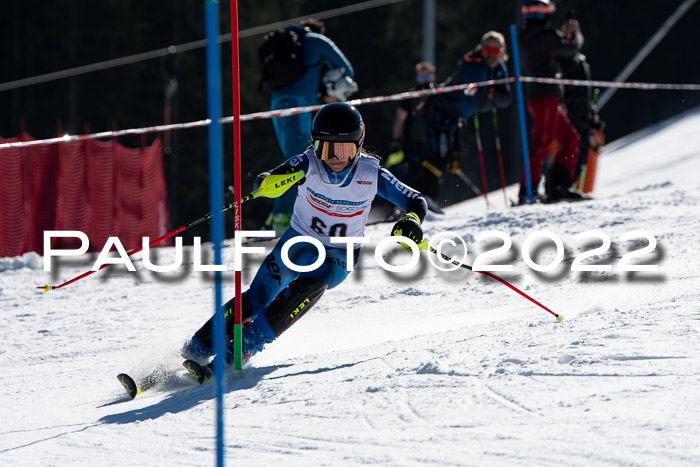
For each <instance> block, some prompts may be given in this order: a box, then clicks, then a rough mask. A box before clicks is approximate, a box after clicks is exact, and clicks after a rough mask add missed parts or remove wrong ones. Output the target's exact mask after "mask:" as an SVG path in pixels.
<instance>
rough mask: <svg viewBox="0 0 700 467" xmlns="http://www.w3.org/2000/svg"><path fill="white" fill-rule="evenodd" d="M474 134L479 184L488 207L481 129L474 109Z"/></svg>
mask: <svg viewBox="0 0 700 467" xmlns="http://www.w3.org/2000/svg"><path fill="white" fill-rule="evenodd" d="M474 135H475V136H476V149H477V150H478V152H479V167H480V168H481V185H482V187H483V189H484V201H486V209H489V208H490V207H491V205H490V204H489V196H488V195H489V188H488V186H487V185H486V169H485V167H484V148H483V146H482V145H481V131H480V130H479V111H478V110H474Z"/></svg>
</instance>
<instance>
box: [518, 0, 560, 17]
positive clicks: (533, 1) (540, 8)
mask: <svg viewBox="0 0 700 467" xmlns="http://www.w3.org/2000/svg"><path fill="white" fill-rule="evenodd" d="M555 10H556V5H555V4H554V3H552V1H551V0H524V1H523V2H522V6H521V7H520V13H521V14H522V16H523V19H524V20H525V21H531V20H534V21H544V20H547V19H549V15H551V14H552V13H554V11H555Z"/></svg>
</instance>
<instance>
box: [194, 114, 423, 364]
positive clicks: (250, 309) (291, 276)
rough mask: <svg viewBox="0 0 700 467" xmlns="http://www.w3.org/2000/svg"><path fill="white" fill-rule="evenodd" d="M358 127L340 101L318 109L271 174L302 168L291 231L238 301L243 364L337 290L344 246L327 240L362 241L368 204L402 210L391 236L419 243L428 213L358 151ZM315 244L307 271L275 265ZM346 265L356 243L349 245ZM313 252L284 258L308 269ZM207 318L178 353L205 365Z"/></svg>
mask: <svg viewBox="0 0 700 467" xmlns="http://www.w3.org/2000/svg"><path fill="white" fill-rule="evenodd" d="M364 138H365V127H364V123H363V121H362V116H361V115H360V112H358V111H357V109H356V108H355V107H353V106H351V105H349V104H347V103H344V102H338V103H332V104H328V105H325V106H324V107H322V108H321V110H319V111H318V113H317V114H316V116H315V117H314V119H313V122H312V125H311V140H312V146H311V147H310V148H309V149H307V150H306V152H304V153H303V154H299V155H297V156H294V157H293V158H291V159H289V160H287V162H285V163H284V164H282V165H280V166H278V167H277V168H275V169H274V170H273V171H272V172H271V173H272V174H290V173H294V172H297V171H300V170H301V171H303V172H304V174H305V178H304V179H302V181H301V182H300V184H299V185H298V188H299V190H298V194H297V198H296V201H295V203H294V210H293V213H292V220H291V224H290V227H289V228H288V229H287V230H286V231H285V233H284V234H283V235H282V237H281V238H280V239H279V241H278V242H277V244H276V245H275V247H274V249H273V250H272V252H271V253H270V254H269V255H267V257H266V258H265V260H264V262H263V264H262V265H261V266H260V269H258V272H257V273H256V275H255V278H254V279H253V281H252V282H251V284H250V288H249V289H248V290H247V291H246V292H244V293H243V296H242V304H243V306H242V310H241V314H242V319H243V326H245V328H244V330H243V342H242V348H243V359H244V360H247V359H248V358H250V357H251V356H252V355H255V354H256V353H258V352H260V351H261V350H262V349H263V346H264V345H265V344H267V343H270V342H272V341H274V340H275V339H276V338H277V337H279V336H280V334H282V333H283V332H284V331H286V330H287V329H289V327H290V326H291V325H292V324H294V323H295V322H296V321H297V320H298V319H299V318H301V317H302V316H303V315H304V314H305V313H306V312H308V310H309V309H310V308H311V307H312V306H313V305H314V304H315V303H316V302H317V301H318V299H319V298H321V296H322V295H323V293H324V292H325V291H326V289H332V288H334V287H336V286H338V285H339V284H340V283H341V282H343V281H344V280H345V278H346V277H347V276H348V274H349V271H348V267H347V264H346V259H347V250H346V248H345V245H344V244H338V243H335V244H334V243H331V241H330V239H331V237H362V236H364V230H365V224H366V222H367V216H368V214H369V211H370V207H371V205H372V200H373V199H374V197H375V196H376V195H377V194H378V195H379V196H381V197H382V198H385V199H386V200H388V201H389V202H391V203H393V204H394V205H396V206H398V207H400V208H401V209H403V210H404V211H405V212H406V215H405V216H403V217H402V218H401V219H400V220H399V221H398V222H397V223H396V224H395V225H394V227H393V229H392V235H402V236H404V237H408V238H410V239H411V240H413V241H414V242H416V244H418V243H420V242H421V240H422V239H423V229H422V228H421V223H422V222H423V219H424V218H425V215H426V213H427V203H426V201H425V199H424V198H423V196H422V195H421V194H420V193H419V192H417V191H415V190H413V189H412V188H410V187H407V186H405V185H403V184H402V183H401V182H399V181H398V180H397V179H396V178H395V177H394V176H393V175H392V174H391V173H390V172H389V171H388V170H386V169H384V168H381V167H379V159H378V158H377V157H375V156H373V155H370V154H368V153H366V152H364V151H363V149H362V143H363V141H364ZM302 235H304V236H309V237H313V238H315V239H317V240H319V241H320V242H321V243H322V244H323V246H324V248H325V251H326V259H325V261H324V262H323V264H322V265H321V266H319V267H318V268H316V269H315V270H313V271H310V272H302V273H299V272H297V271H293V270H291V269H289V268H288V267H287V266H286V265H285V264H284V263H283V262H282V260H281V250H282V247H283V245H284V244H285V242H287V241H288V240H290V239H292V238H294V237H297V236H302ZM353 248H354V255H353V256H354V259H353V264H354V263H356V262H357V259H358V257H359V252H360V244H354V245H353ZM317 258H318V251H317V249H316V247H315V246H314V245H312V244H309V243H305V242H302V243H297V244H295V245H293V246H292V247H291V248H290V250H289V259H290V260H291V261H292V262H293V263H294V264H296V265H298V266H305V265H310V264H313V263H314V262H315V261H316V259H317ZM234 306H235V299H234V298H232V299H231V300H229V301H228V302H227V303H226V304H225V305H224V316H225V317H226V318H225V322H226V335H227V336H228V339H229V341H228V343H227V344H226V352H225V356H224V357H225V362H226V363H227V364H231V363H232V362H233V352H234V350H233V349H234V345H233V327H234V314H235V313H234ZM212 319H213V318H210V319H209V321H207V322H206V323H205V324H204V325H203V326H202V327H201V328H200V329H199V330H198V331H197V332H196V333H195V334H194V335H193V336H192V337H191V338H190V339H189V340H188V341H187V342H186V343H185V345H184V346H183V348H182V356H183V357H185V358H186V359H189V360H194V361H197V362H198V363H201V364H204V363H207V362H208V361H209V360H210V359H211V357H213V356H214V353H213V339H212V329H213V325H212Z"/></svg>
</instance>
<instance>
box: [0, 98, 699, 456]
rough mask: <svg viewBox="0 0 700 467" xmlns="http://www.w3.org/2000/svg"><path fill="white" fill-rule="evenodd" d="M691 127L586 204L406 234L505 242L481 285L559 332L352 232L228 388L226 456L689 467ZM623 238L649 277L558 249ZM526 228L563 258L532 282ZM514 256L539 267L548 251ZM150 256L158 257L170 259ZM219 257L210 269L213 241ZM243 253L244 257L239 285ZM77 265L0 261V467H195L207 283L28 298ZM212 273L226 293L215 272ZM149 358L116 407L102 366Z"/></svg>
mask: <svg viewBox="0 0 700 467" xmlns="http://www.w3.org/2000/svg"><path fill="white" fill-rule="evenodd" d="M699 125H700V112H699V111H696V112H691V113H688V114H687V115H684V116H683V117H682V118H679V119H676V120H674V121H673V122H672V123H671V124H666V125H659V126H658V127H656V128H651V129H649V130H647V132H646V133H645V134H638V135H633V136H631V137H629V138H628V139H626V140H622V141H618V142H615V143H612V144H611V145H609V149H608V151H607V152H606V153H605V154H604V156H603V157H602V158H601V162H600V166H599V171H600V172H599V178H598V185H597V186H598V189H597V191H596V192H595V193H594V194H595V196H596V199H594V200H591V201H584V202H579V203H575V204H556V205H541V206H529V207H522V208H517V209H502V208H500V209H499V206H501V205H500V204H499V201H500V194H499V193H493V194H492V195H491V198H492V201H493V204H494V205H495V206H494V207H495V209H492V210H491V211H488V212H486V211H484V208H483V200H481V199H475V200H470V201H467V202H464V203H461V204H459V205H456V206H452V207H450V208H448V209H446V212H447V215H444V216H436V218H435V219H434V220H431V221H428V222H426V224H425V228H426V232H427V233H428V234H430V235H432V234H434V233H437V232H441V231H449V232H453V233H456V234H459V235H461V236H462V237H463V238H464V239H465V240H466V241H467V242H468V244H469V247H470V255H469V256H468V262H470V263H471V261H473V260H474V257H475V255H474V252H477V253H478V252H481V251H483V249H484V248H485V247H486V246H487V245H486V244H484V245H479V244H477V245H475V244H474V237H475V236H476V235H477V234H479V233H480V232H483V231H486V230H501V231H504V232H506V233H507V234H508V235H510V236H511V238H512V240H513V248H512V249H511V251H510V252H509V254H507V255H505V256H503V257H502V258H500V259H501V260H502V261H507V262H509V263H511V264H513V265H514V268H515V270H514V272H512V273H501V275H502V276H503V277H504V278H506V279H508V280H509V281H511V282H513V283H514V284H515V285H516V286H517V287H519V288H521V289H522V290H524V291H525V292H526V293H528V294H530V295H531V296H533V297H534V298H536V299H537V300H539V301H540V302H542V303H543V304H545V305H547V306H549V307H550V308H552V309H553V310H555V311H557V312H559V313H562V314H563V315H564V316H566V318H567V319H566V321H564V322H563V323H555V322H554V320H553V318H552V316H550V315H549V314H548V313H546V312H544V311H543V310H541V309H539V308H537V307H535V306H534V305H532V304H531V303H530V302H527V301H526V300H524V299H523V298H521V297H520V296H518V295H516V294H515V293H513V292H511V291H510V290H508V289H507V288H505V287H503V286H502V285H500V284H498V283H496V282H494V281H493V280H491V279H489V278H487V277H482V276H480V275H478V274H474V273H471V272H468V271H464V270H458V271H454V272H451V273H446V272H438V271H436V270H435V269H433V268H432V267H431V266H430V265H429V264H428V262H427V258H426V257H425V255H426V253H423V255H424V256H423V257H422V258H421V267H420V268H419V272H417V273H406V274H397V275H394V276H392V275H390V274H388V273H386V272H385V271H383V270H381V269H379V267H378V266H377V264H376V261H375V260H374V258H373V251H374V248H373V247H374V245H376V243H377V241H378V240H379V239H381V238H382V237H383V236H384V235H387V234H388V231H389V226H387V225H378V226H373V227H370V228H368V230H367V233H368V234H369V235H370V236H371V237H372V244H370V245H368V246H366V247H365V249H364V252H363V254H362V257H361V259H360V263H359V264H358V265H357V268H356V271H355V272H354V273H353V274H352V275H351V276H350V277H349V278H348V279H347V280H346V282H345V283H343V284H342V285H341V286H339V287H338V288H336V289H334V290H331V291H328V292H327V293H326V296H324V298H323V299H322V300H321V302H320V303H319V304H318V305H317V306H316V307H314V309H313V310H312V311H311V312H310V313H309V314H308V315H307V316H305V317H304V319H302V320H301V321H299V323H297V324H296V325H295V326H294V327H293V328H291V329H290V330H289V331H288V332H287V333H286V334H285V335H284V336H283V337H281V338H280V339H279V340H278V341H277V342H275V343H273V344H272V345H270V346H268V348H267V349H266V350H265V352H263V353H261V354H259V355H258V356H256V357H255V358H254V359H253V360H252V362H251V364H250V365H249V366H248V367H247V369H246V370H245V377H244V378H243V379H241V380H234V379H232V378H231V377H227V380H226V389H225V395H224V400H225V408H224V416H225V437H226V439H225V445H226V448H227V454H226V456H227V463H229V464H233V463H242V464H244V465H271V464H273V463H277V462H282V463H284V465H329V466H330V465H339V464H342V465H358V464H386V465H424V464H429V465H430V464H432V465H483V464H497V465H545V466H546V465H581V466H587V465H662V464H663V465H669V464H670V465H698V464H699V463H700V441H698V440H700V397H699V396H698V394H699V393H700V391H698V389H697V388H698V387H700V357H698V348H700V305H698V303H700V300H699V299H700V292H699V291H698V290H700V287H698V284H699V283H700V281H699V280H698V278H699V277H700V274H699V273H698V266H699V264H698V254H697V245H698V243H699V241H700V232H699V230H700V229H698V227H700V209H699V207H700V182H698V178H697V174H698V173H700V136H699V134H698V132H697V128H698V127H699ZM516 189H517V188H516V187H510V188H509V191H511V192H513V191H514V190H516ZM512 194H513V195H514V193H512ZM638 229H645V230H648V231H649V232H651V233H652V234H653V235H654V236H655V238H656V240H657V242H658V246H657V249H656V250H655V251H654V252H653V253H651V254H649V255H646V256H644V258H643V259H644V260H645V262H649V263H652V264H658V265H659V269H660V271H659V272H656V273H620V272H612V273H599V272H593V273H572V272H570V271H569V270H568V268H570V266H571V263H572V261H573V259H574V257H575V256H576V255H577V254H579V253H580V252H581V251H582V248H584V247H585V248H586V249H590V248H593V247H595V246H598V245H599V243H596V242H595V241H594V240H593V239H591V240H590V243H587V244H584V245H578V244H577V243H576V242H575V241H574V236H575V235H576V234H578V233H580V232H583V231H587V230H600V231H603V232H604V233H606V234H607V235H609V236H610V238H611V240H612V242H613V247H612V248H611V250H610V251H608V252H606V253H603V254H602V255H599V256H597V257H594V258H592V259H589V260H587V262H590V261H595V262H596V264H611V265H613V266H615V265H616V264H617V263H618V262H619V260H620V258H621V257H622V256H623V255H624V254H625V253H626V252H627V251H628V248H632V247H633V248H639V247H641V246H643V245H644V244H645V242H644V241H641V240H640V242H639V243H638V244H636V245H635V244H634V242H628V243H627V244H622V243H621V242H620V241H619V237H620V236H621V235H623V234H624V233H626V232H630V231H632V230H638ZM537 230H549V231H551V232H554V233H556V234H557V235H558V236H560V238H561V239H562V241H563V242H564V245H565V247H566V254H565V259H564V262H563V263H562V264H561V265H560V267H559V268H557V270H555V271H553V272H550V273H536V272H534V271H532V270H530V269H528V268H527V266H526V265H525V264H524V262H523V260H522V258H521V257H520V247H521V246H522V244H523V241H524V239H525V237H526V236H527V235H529V234H530V233H532V232H534V231H537ZM498 245H499V243H498V242H495V243H493V244H490V245H489V248H494V247H497V246H498ZM265 247H266V248H267V249H268V250H269V248H270V244H267V245H265ZM472 250H473V251H472ZM532 251H533V256H536V257H537V261H538V262H539V263H541V264H545V263H547V262H549V261H550V260H551V259H552V258H553V257H554V251H553V248H548V247H546V248H540V249H539V250H535V249H533V250H532ZM535 251H536V253H534V252H535ZM159 253H160V255H161V256H162V258H161V260H162V261H163V262H166V261H168V260H169V259H170V258H171V257H172V253H173V252H172V249H161V250H160V252H159ZM224 254H225V258H226V259H227V261H228V262H229V263H228V264H231V259H232V251H231V249H230V248H226V249H225V250H224ZM449 254H452V253H449ZM187 258H189V260H188V261H189V262H190V265H191V255H190V256H188V257H187ZM261 258H262V256H259V257H258V258H257V259H256V260H255V261H249V263H248V265H247V269H246V270H245V271H244V274H243V276H244V283H245V284H246V285H247V284H248V283H249V282H250V280H251V279H252V277H253V274H254V272H255V270H256V266H257V263H258V262H259V261H260V259H261ZM407 259H408V256H407V255H406V254H404V253H402V252H399V253H397V255H396V257H395V261H405V260H407ZM93 260H94V256H91V257H87V258H82V259H80V260H77V261H76V260H73V261H72V262H68V261H65V263H62V264H63V266H62V267H61V269H60V273H59V274H57V275H56V276H55V277H51V273H47V272H44V271H43V270H42V268H43V258H40V257H38V256H37V255H35V254H26V255H24V256H23V257H19V258H3V259H0V309H1V310H2V313H3V326H2V328H1V329H0V337H1V339H2V342H3V343H4V345H3V346H2V348H1V349H0V359H1V361H2V362H3V363H4V365H5V371H4V374H3V383H4V384H3V385H2V388H1V389H0V394H1V397H0V413H1V414H2V419H3V420H4V423H3V425H2V428H0V465H41V466H44V465H118V464H123V463H124V461H125V460H127V461H129V460H131V459H134V460H137V462H138V463H139V464H144V465H169V466H171V465H172V466H178V465H210V464H211V463H212V462H214V452H215V444H214V428H213V421H214V407H215V386H214V385H213V384H207V385H204V386H201V387H200V386H196V385H194V384H193V383H192V382H191V381H190V380H189V379H188V378H187V376H186V375H184V370H181V368H180V366H179V365H180V363H181V359H180V357H179V355H178V352H179V348H180V346H181V344H182V342H183V341H184V339H186V338H187V337H188V336H189V335H190V334H191V333H192V332H193V331H194V330H196V329H197V328H198V327H199V326H200V325H201V324H202V323H203V322H204V321H205V320H206V319H207V318H208V317H209V315H210V313H211V309H212V301H213V297H212V295H213V294H212V285H211V281H210V280H208V279H207V278H206V277H203V276H202V275H200V274H195V273H193V272H192V271H191V270H187V269H185V270H183V271H182V272H180V273H178V275H177V276H173V277H171V278H170V279H169V280H167V281H165V280H162V279H159V278H156V277H155V276H154V275H152V274H151V273H150V272H147V271H146V272H142V273H140V274H139V275H135V274H132V273H128V272H125V271H124V270H120V269H119V268H116V267H112V268H109V269H107V270H105V271H102V272H100V273H98V274H95V275H93V276H90V277H89V278H86V279H83V280H82V281H80V282H78V283H75V284H72V285H70V286H68V287H66V288H65V289H61V290H58V291H53V292H50V293H47V294H41V293H39V292H38V291H37V290H36V289H34V287H35V286H37V285H40V284H42V283H43V282H50V283H54V284H57V283H61V282H63V281H64V280H67V279H69V278H71V277H74V276H76V275H78V274H80V273H82V272H84V271H86V270H88V269H89V268H90V267H91V265H92V261H93ZM137 267H140V266H137ZM141 269H143V268H141ZM190 269H191V268H190ZM225 281H226V282H225V297H228V296H231V295H232V289H233V277H232V274H231V273H227V274H225ZM158 366H160V367H162V368H163V369H164V370H165V371H168V372H170V373H172V376H171V377H170V379H169V380H167V381H165V382H163V383H162V384H161V385H160V386H158V387H156V388H155V389H154V390H152V391H149V392H147V393H145V394H143V395H142V396H141V397H139V398H137V399H136V400H133V401H131V400H127V397H126V396H125V395H124V392H123V390H122V388H121V386H120V385H119V383H118V382H117V380H116V378H115V376H116V375H117V373H120V372H123V371H126V372H129V373H130V374H132V375H134V376H136V377H138V376H144V375H146V374H147V373H149V372H150V370H152V369H153V368H155V367H158Z"/></svg>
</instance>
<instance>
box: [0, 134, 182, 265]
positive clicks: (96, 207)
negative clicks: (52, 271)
mask: <svg viewBox="0 0 700 467" xmlns="http://www.w3.org/2000/svg"><path fill="white" fill-rule="evenodd" d="M31 140H32V138H31V137H30V136H29V135H27V134H22V135H21V136H20V137H19V138H13V139H4V138H0V143H6V142H14V141H31ZM162 158H163V146H162V143H161V140H160V138H156V139H155V141H154V142H153V144H151V145H150V146H144V147H142V148H138V149H131V148H126V147H124V146H122V145H121V144H119V143H118V142H116V141H114V140H112V141H107V142H105V141H99V140H88V141H79V142H69V143H61V144H52V145H46V146H29V147H22V148H5V149H0V257H7V256H19V255H22V254H23V253H26V252H28V251H35V252H37V253H39V254H43V249H44V244H43V243H44V231H45V230H79V231H81V232H84V233H85V234H86V235H87V236H88V239H89V240H90V251H97V250H100V249H101V248H102V247H103V246H104V244H105V243H106V241H107V239H108V238H109V237H114V236H116V237H119V240H120V241H121V243H122V245H124V247H125V248H126V249H127V250H129V249H132V248H137V247H139V246H141V238H142V237H150V238H151V239H153V238H156V237H159V236H161V235H164V234H165V233H167V231H168V225H169V213H168V208H167V196H166V185H165V176H164V173H163V160H162ZM164 244H165V242H164ZM53 246H54V247H57V246H58V247H62V248H77V247H79V246H80V242H79V240H77V239H61V240H60V242H59V244H58V245H56V244H54V245H53Z"/></svg>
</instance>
